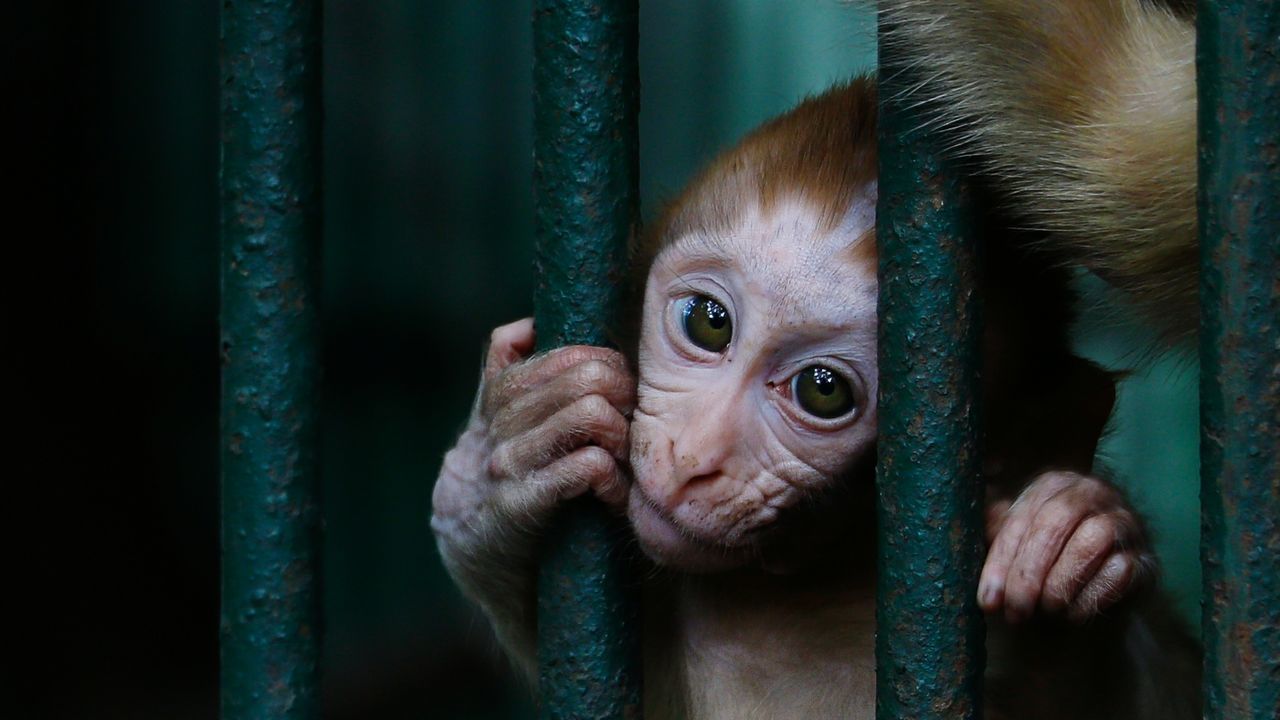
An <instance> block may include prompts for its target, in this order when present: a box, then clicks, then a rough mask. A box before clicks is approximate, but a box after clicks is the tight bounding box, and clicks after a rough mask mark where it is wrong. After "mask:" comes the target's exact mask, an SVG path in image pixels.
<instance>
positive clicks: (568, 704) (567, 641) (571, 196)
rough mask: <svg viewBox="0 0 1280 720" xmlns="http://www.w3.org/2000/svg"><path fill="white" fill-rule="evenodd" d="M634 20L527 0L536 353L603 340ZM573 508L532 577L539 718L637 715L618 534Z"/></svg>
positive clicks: (595, 515) (619, 255)
mask: <svg viewBox="0 0 1280 720" xmlns="http://www.w3.org/2000/svg"><path fill="white" fill-rule="evenodd" d="M637 23H638V8H637V0H596V1H590V0H576V1H572V0H537V2H535V4H534V23H533V27H534V192H535V220H534V223H535V233H536V237H537V245H538V247H537V273H538V279H537V286H536V290H535V296H534V317H535V319H536V323H537V329H538V344H539V346H540V347H541V348H543V349H546V348H551V347H556V346H559V345H566V344H595V345H600V344H605V343H607V342H608V341H609V340H611V339H613V338H614V335H613V334H612V333H611V328H612V327H613V326H614V323H615V320H616V319H617V317H618V310H619V300H620V295H619V290H620V288H621V287H622V285H623V278H624V274H625V262H626V243H627V239H628V238H629V237H630V236H631V234H632V232H634V230H635V228H636V220H637V207H638V195H639V193H638V189H637V187H638V183H637V177H638V173H637V166H638V163H637V148H638V147H639V142H638V139H637V121H636V117H637V112H638V110H639V101H638V98H639V88H640V83H639V70H638V63H637ZM571 505H572V506H571V507H570V508H567V509H566V512H565V515H564V517H562V518H560V522H559V523H557V525H556V527H555V528H554V530H553V531H552V533H551V534H550V536H549V537H548V538H547V543H546V546H545V553H544V555H543V561H542V565H541V570H540V573H539V577H538V669H539V675H540V677H539V684H540V689H541V692H540V695H541V702H542V706H541V717H543V718H547V719H555V720H560V719H568V718H583V719H584V720H585V719H587V718H590V719H591V720H604V719H605V718H628V719H630V718H639V717H640V663H639V651H640V645H639V633H638V631H637V627H636V626H637V624H638V612H637V610H638V592H637V588H636V587H635V586H634V585H633V584H631V583H630V581H629V579H628V572H627V570H628V567H627V565H628V563H627V561H626V557H625V555H624V553H623V552H622V546H621V540H622V538H625V537H626V531H625V529H624V528H622V527H621V526H620V525H619V520H618V519H617V518H614V517H612V516H610V514H609V513H607V512H606V511H605V509H604V507H603V506H602V505H600V504H599V503H597V502H596V501H594V500H592V499H589V498H586V499H582V500H578V501H575V502H574V503H572V504H571Z"/></svg>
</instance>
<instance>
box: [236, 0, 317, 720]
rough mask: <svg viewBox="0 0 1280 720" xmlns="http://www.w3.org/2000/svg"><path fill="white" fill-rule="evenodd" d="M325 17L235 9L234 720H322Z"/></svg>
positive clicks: (247, 0)
mask: <svg viewBox="0 0 1280 720" xmlns="http://www.w3.org/2000/svg"><path fill="white" fill-rule="evenodd" d="M320 20H321V18H320V3H318V2H308V1H307V0H224V2H223V3H222V16H221V38H222V84H221V92H222V118H221V143H222V164H221V194H222V202H221V205H222V210H221V212H222V218H221V222H222V260H221V275H222V278H221V285H222V297H221V326H222V328H221V353H222V435H221V463H222V465H221V471H222V529H221V532H222V613H221V628H220V635H221V652H222V677H221V704H222V717H223V718H224V719H225V720H233V719H234V720H241V719H249V718H252V719H254V720H263V719H266V718H282V719H283V718H288V719H291V720H293V719H297V720H301V719H303V718H315V717H318V716H319V703H318V698H317V692H318V673H319V671H318V663H319V652H320V592H319V587H318V585H319V582H318V575H319V544H320V526H319V521H320V509H319V506H318V498H317V492H318V479H319V478H318V467H317V463H316V441H317V437H316V435H317V433H316V420H317V417H316V416H317V407H316V406H317V398H316V394H317V389H318V387H317V386H318V375H319V363H318V355H319V332H318V327H317V320H318V315H317V312H316V300H317V285H318V274H317V273H318V270H319V253H320V203H321V195H320V120H321V119H320V112H321V93H320V32H321V22H320Z"/></svg>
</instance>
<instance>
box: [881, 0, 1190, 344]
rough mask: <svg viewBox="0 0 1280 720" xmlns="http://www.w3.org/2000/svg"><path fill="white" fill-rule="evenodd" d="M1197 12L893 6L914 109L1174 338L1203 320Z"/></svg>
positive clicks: (983, 2)
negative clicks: (912, 81) (1199, 290)
mask: <svg viewBox="0 0 1280 720" xmlns="http://www.w3.org/2000/svg"><path fill="white" fill-rule="evenodd" d="M1191 6H1192V3H1186V2H1176V3H1163V4H1162V3H1158V2H1154V1H1153V0H1054V1H1053V2H1028V1H1027V0H882V2H880V3H879V8H880V12H881V13H882V20H884V21H886V22H887V25H888V28H889V29H888V30H887V32H886V33H885V35H884V43H885V49H886V50H887V51H890V52H894V53H897V54H898V55H899V56H900V57H902V58H905V62H906V64H907V65H908V66H909V67H910V69H911V71H912V72H914V73H915V78H916V79H917V80H918V82H917V83H915V84H914V85H913V87H912V91H911V94H910V95H909V96H908V98H907V99H908V101H911V102H920V103H922V107H923V108H924V109H925V110H926V111H927V112H929V113H931V117H930V120H929V122H931V123H932V124H935V125H937V126H938V127H940V128H942V129H943V130H944V131H945V132H947V133H948V134H949V139H950V140H951V141H952V143H953V144H954V149H955V150H956V151H957V153H958V154H959V155H960V156H962V157H965V158H969V159H974V160H976V161H977V163H978V165H979V167H980V168H981V170H982V171H983V172H985V173H986V174H988V175H989V176H990V184H991V185H992V186H993V187H994V188H995V189H996V190H997V191H998V192H999V194H1000V196H1001V199H1002V200H1003V201H1004V202H1005V203H1007V207H1008V208H1009V209H1010V210H1011V212H1013V213H1014V214H1015V216H1016V218H1015V219H1016V221H1017V222H1019V223H1021V224H1024V225H1026V226H1029V227H1033V228H1036V229H1039V230H1042V231H1044V236H1043V238H1042V243H1043V244H1044V245H1045V246H1048V247H1051V248H1053V249H1054V250H1055V251H1059V252H1062V253H1064V255H1065V257H1066V259H1067V260H1069V261H1071V262H1074V263H1079V264H1081V265H1083V266H1085V267H1087V268H1089V269H1090V270H1092V271H1093V272H1094V273H1096V274H1097V275H1098V276H1100V277H1101V278H1103V279H1104V280H1106V281H1107V282H1108V283H1110V284H1111V285H1112V286H1114V287H1116V288H1118V289H1119V290H1121V291H1122V292H1123V293H1124V294H1126V295H1128V296H1129V298H1131V299H1132V301H1133V304H1134V305H1135V306H1136V308H1137V309H1138V310H1139V311H1140V312H1141V313H1143V314H1144V315H1145V316H1146V317H1147V318H1148V319H1149V320H1151V321H1153V322H1154V323H1155V324H1156V326H1157V327H1160V328H1162V329H1163V331H1164V334H1165V335H1166V336H1167V337H1168V338H1170V339H1173V340H1178V339H1185V338H1187V337H1189V336H1191V335H1193V334H1194V333H1195V331H1196V327H1197V322H1198V318H1199V306H1198V302H1197V298H1198V293H1197V268H1198V265H1199V250H1198V243H1197V225H1196V82H1195V26H1194V17H1193V16H1192V14H1191V13H1192V12H1193V10H1192V9H1191Z"/></svg>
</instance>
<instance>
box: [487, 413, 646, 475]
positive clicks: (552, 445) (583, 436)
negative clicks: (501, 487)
mask: <svg viewBox="0 0 1280 720" xmlns="http://www.w3.org/2000/svg"><path fill="white" fill-rule="evenodd" d="M629 432H630V424H629V423H628V422H627V419H626V418H624V417H623V416H622V413H619V412H618V410H617V408H615V407H613V406H612V405H610V404H609V401H608V400H606V399H604V398H603V397H601V396H599V395H587V396H586V397H583V398H579V399H578V400H575V401H574V402H572V403H570V404H569V406H568V407H565V408H562V409H560V410H558V411H556V413H555V414H553V415H552V416H551V417H549V418H547V420H546V421H545V422H543V423H541V424H539V425H536V426H534V427H532V428H530V429H529V430H527V431H525V432H523V433H520V434H518V435H516V436H515V437H511V438H508V439H506V440H503V441H501V442H499V443H498V444H497V446H496V447H495V448H494V451H493V454H492V455H490V457H489V475H490V477H492V478H494V479H524V478H525V477H527V476H528V475H529V474H530V473H532V472H533V471H535V470H538V469H540V468H542V467H544V466H546V465H549V464H551V463H552V462H554V461H556V460H558V459H559V458H561V457H563V456H565V455H567V454H569V453H570V452H572V451H574V450H577V449H578V448H580V447H583V446H587V445H597V446H599V447H601V448H602V449H604V451H605V452H606V453H608V454H609V455H611V456H613V457H615V458H618V459H620V460H621V459H625V458H626V457H627V455H628V453H629V450H630V448H629V446H628V444H627V437H628V433H629Z"/></svg>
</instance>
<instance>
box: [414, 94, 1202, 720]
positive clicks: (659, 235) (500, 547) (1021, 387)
mask: <svg viewBox="0 0 1280 720" xmlns="http://www.w3.org/2000/svg"><path fill="white" fill-rule="evenodd" d="M875 117H876V103H875V92H874V87H873V85H872V84H871V83H870V81H868V80H856V81H854V82H852V83H850V84H848V85H845V86H841V87H837V88H835V89H833V90H831V91H829V92H827V93H826V94H824V95H822V96H820V97H816V98H813V99H810V100H807V101H805V102H804V103H802V104H801V105H799V106H798V107H796V108H795V109H793V110H792V111H790V112H788V113H787V114H785V115H783V116H781V117H779V118H777V119H775V120H773V121H771V122H769V123H767V124H765V125H764V126H763V127H761V128H759V129H758V130H756V131H755V132H753V133H752V134H751V135H749V136H748V137H747V138H746V139H744V140H743V141H742V142H741V143H740V144H738V145H737V146H736V147H734V148H733V149H731V150H729V151H728V152H727V153H725V154H724V155H723V156H722V157H720V158H719V159H717V160H715V161H714V162H713V163H712V164H711V165H710V167H708V168H707V169H706V170H704V171H703V172H702V173H701V174H700V175H699V176H698V177H697V178H696V179H695V180H694V181H693V182H692V183H691V184H690V186H689V187H688V188H687V189H686V190H685V191H684V193H683V194H682V195H680V197H679V198H678V199H677V200H675V202H673V203H671V204H670V205H669V206H668V207H667V208H666V210H665V211H664V212H663V213H662V214H661V216H660V217H659V218H658V219H657V221H656V222H655V223H653V225H652V227H651V228H649V230H648V232H647V233H646V234H645V235H644V237H643V239H642V240H641V241H640V244H639V246H638V247H637V248H635V249H634V250H635V252H634V255H635V257H636V263H637V266H638V268H639V269H638V273H639V277H640V278H643V283H642V287H643V296H642V299H641V300H640V301H639V302H638V306H639V310H638V312H639V317H640V324H639V325H640V327H639V333H638V338H637V339H636V340H635V347H636V351H635V357H634V363H632V362H631V360H630V359H629V358H628V357H627V356H626V355H624V354H623V353H621V352H618V351H614V350H609V349H604V348H597V347H566V348H560V349H557V350H552V351H550V352H546V353H541V354H536V355H534V354H532V351H533V348H534V334H535V328H534V326H533V323H532V321H531V320H528V319H526V320H521V321H518V322H515V323H512V324H510V325H505V326H503V327H500V328H498V329H496V330H494V332H493V335H492V338H491V342H490V346H489V350H488V354H487V357H486V358H485V364H484V370H483V378H482V381H481V386H480V389H479V391H478V396H477V400H476V403H475V406H474V409H473V412H472V416H471V419H470V422H469V424H468V426H467V429H466V430H465V432H464V433H463V435H462V437H461V438H460V439H459V440H458V443H457V445H456V447H454V448H453V449H452V450H451V451H450V452H449V453H448V455H447V456H446V457H445V461H444V466H443V468H442V470H441V474H440V478H439V480H438V482H437V484H436V488H435V494H434V516H433V518H432V527H433V528H434V529H435V532H436V534H437V538H438V541H439V546H440V550H441V554H442V555H443V557H444V560H445V563H446V565H447V567H448V568H449V570H450V572H451V573H452V574H453V577H454V578H455V579H456V581H457V582H458V583H459V585H460V586H461V587H462V589H463V591H464V592H465V593H466V594H467V595H468V596H469V597H470V598H472V599H473V600H474V601H476V602H477V603H478V604H479V605H480V607H481V608H483V610H484V611H485V613H486V614H487V615H488V617H489V618H490V620H491V621H492V622H493V625H494V628H495V630H496V631H497V634H498V637H499V639H500V640H501V642H502V643H503V645H504V646H505V648H506V649H507V650H508V652H509V653H510V654H511V655H512V657H513V659H514V660H515V661H516V663H517V664H518V665H519V666H520V667H521V668H522V669H523V670H524V671H525V672H527V673H530V674H531V675H532V674H533V673H534V671H535V669H536V668H535V667H534V663H535V662H536V660H535V652H534V646H533V637H534V619H535V612H534V602H535V597H534V596H535V588H534V580H535V575H536V561H537V558H536V548H537V546H538V537H539V534H540V532H541V531H542V529H543V528H544V526H545V523H546V522H547V521H548V520H549V519H550V518H551V517H552V515H553V513H554V511H555V510H556V508H557V506H558V505H559V504H560V503H562V502H563V501H565V500H566V499H568V498H572V497H575V496H578V495H581V494H584V493H592V494H594V495H595V496H596V497H598V498H599V499H600V500H601V501H603V502H605V503H607V504H608V505H609V506H611V507H613V508H615V509H616V510H617V511H618V512H619V513H625V514H626V516H627V518H628V520H629V524H630V527H631V528H632V531H633V532H634V536H635V540H636V541H637V544H638V546H639V548H640V549H641V550H642V551H643V554H644V556H645V557H646V558H647V559H648V560H647V562H651V563H652V564H653V565H654V566H656V567H657V568H661V569H662V571H661V572H652V573H647V575H648V576H649V579H648V580H646V582H645V587H644V590H643V592H644V595H645V598H644V599H645V623H644V625H645V633H646V637H645V684H646V687H645V715H646V717H648V718H697V719H702V718H725V719H733V720H743V719H745V718H800V717H804V718H836V717H871V716H872V715H873V713H874V705H875V697H874V695H875V676H874V672H875V661H874V633H875V625H874V619H875V613H874V582H875V569H874V560H873V558H874V545H873V543H874V527H873V526H874V507H873V499H872V498H873V494H872V493H873V483H874V453H875V443H876V416H877V407H876V394H877V393H876V391H877V382H878V378H879V372H878V370H879V369H878V368H877V365H876V363H877V358H876V302H877V292H876V291H877V280H876V240H875V233H874V227H875V201H876V154H875V153H876V142H875ZM1001 232H1003V231H997V230H993V231H992V233H991V234H990V236H989V237H987V238H986V241H987V244H988V245H989V246H990V247H991V255H992V257H993V260H992V263H991V267H990V268H988V275H989V276H992V281H991V283H990V288H988V289H987V292H986V299H987V305H988V311H987V317H988V323H987V324H988V329H987V342H986V346H987V347H986V352H987V355H988V357H989V358H990V359H989V361H988V363H987V368H986V371H985V375H986V377H987V378H988V381H987V383H986V387H985V389H984V394H985V404H986V407H987V417H988V426H987V433H986V435H987V440H986V443H987V447H986V448H985V451H986V457H987V465H988V467H987V480H988V482H989V494H988V503H987V518H988V540H989V548H990V549H989V551H988V555H987V558H986V564H985V566H984V568H983V571H982V576H981V580H980V585H979V589H978V593H979V602H980V604H981V606H982V607H983V608H984V609H985V610H986V611H987V612H988V613H989V614H990V616H991V620H992V622H991V623H989V625H990V630H989V639H988V647H989V663H988V683H987V694H988V697H987V700H986V703H987V708H988V710H987V717H990V718H1047V719H1050V720H1052V719H1056V718H1063V719H1065V718H1091V719H1092V718H1122V717H1123V718H1162V719H1167V718H1191V717H1196V716H1198V713H1199V703H1198V701H1197V699H1196V696H1195V693H1196V692H1197V691H1198V690H1197V688H1198V682H1197V681H1196V674H1197V672H1198V658H1197V656H1196V653H1195V649H1194V644H1193V643H1191V642H1190V641H1189V640H1188V639H1187V638H1186V637H1185V635H1184V634H1182V633H1181V632H1180V631H1179V630H1178V629H1177V627H1176V623H1175V622H1174V621H1173V620H1172V619H1171V618H1170V617H1169V615H1168V614H1167V613H1166V612H1164V611H1163V610H1162V609H1161V606H1160V604H1159V602H1158V600H1157V599H1155V598H1154V597H1153V596H1152V594H1151V593H1149V592H1147V591H1146V590H1147V588H1149V586H1150V585H1151V581H1152V579H1153V568H1154V565H1155V563H1154V560H1153V557H1152V555H1151V551H1150V548H1149V545H1148V543H1147V539H1146V536H1145V533H1144V531H1143V528H1142V524H1141V522H1140V520H1139V518H1138V517H1137V516H1136V514H1135V512H1134V511H1133V509H1132V508H1131V507H1130V506H1129V505H1128V503H1127V502H1126V500H1125V498H1124V497H1123V496H1122V495H1121V493H1120V492H1119V491H1118V490H1117V489H1116V488H1115V487H1113V486H1112V485H1111V484H1109V483H1108V482H1106V481H1105V480H1103V479H1101V478H1099V477H1097V476H1095V475H1092V474H1090V472H1091V465H1092V461H1093V454H1094V450H1095V446H1096V443H1097V439H1098V437H1099V435H1100V433H1101V431H1102V426H1103V424H1104V423H1105V422H1106V419H1107V417H1108V415H1109V413H1110V409H1111V404H1112V400H1113V397H1114V386H1113V382H1112V378H1111V377H1110V376H1109V375H1107V374H1106V373H1104V372H1102V371H1101V370H1099V369H1097V368H1095V367H1094V366H1092V365H1090V364H1088V363H1087V362H1085V361H1083V360H1080V359H1078V358H1075V357H1074V356H1072V355H1071V353H1070V352H1069V350H1068V349H1067V343H1066V335H1065V325H1066V319H1067V311H1066V310H1065V309H1064V308H1065V307H1066V303H1067V302H1068V301H1069V297H1068V293H1067V292H1066V291H1065V289H1064V288H1065V280H1064V278H1063V277H1062V273H1061V271H1060V270H1055V269H1054V268H1053V267H1052V266H1051V265H1049V264H1048V263H1039V264H1038V265H1037V262H1036V261H1035V260H1034V258H1033V257H1032V256H1030V255H1026V256H1023V255H1018V254H1016V253H1014V252H1013V251H1008V252H1005V251H1002V250H1001V249H1000V248H1001V247H1003V246H1004V244H1005V243H1003V242H1002V238H1001ZM1001 258H1004V259H1001ZM1122 601H1123V602H1122ZM1117 603H1119V604H1118V605H1117ZM1109 609H1110V610H1111V611H1110V612H1107V611H1108V610H1109ZM1086 621H1087V622H1086Z"/></svg>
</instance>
